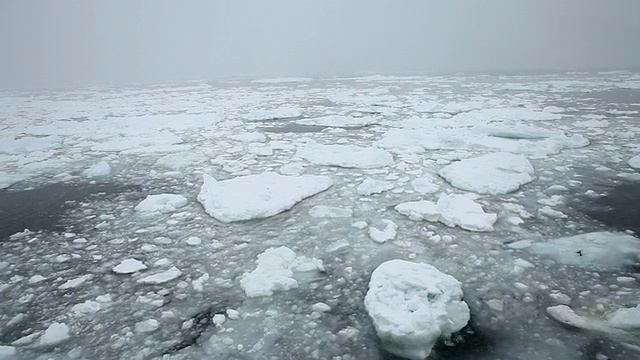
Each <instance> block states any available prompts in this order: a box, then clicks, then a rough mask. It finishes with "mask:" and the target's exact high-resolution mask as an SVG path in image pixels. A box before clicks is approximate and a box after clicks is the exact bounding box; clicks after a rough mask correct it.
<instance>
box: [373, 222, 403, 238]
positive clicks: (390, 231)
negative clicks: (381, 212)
mask: <svg viewBox="0 0 640 360" xmlns="http://www.w3.org/2000/svg"><path fill="white" fill-rule="evenodd" d="M382 222H383V223H385V224H387V225H386V226H385V228H384V229H383V230H379V229H377V228H374V227H373V226H371V227H369V237H370V238H371V240H373V241H375V242H377V243H384V242H387V241H389V240H393V239H395V238H396V234H397V230H398V225H397V224H396V223H394V222H393V221H391V220H388V219H382Z"/></svg>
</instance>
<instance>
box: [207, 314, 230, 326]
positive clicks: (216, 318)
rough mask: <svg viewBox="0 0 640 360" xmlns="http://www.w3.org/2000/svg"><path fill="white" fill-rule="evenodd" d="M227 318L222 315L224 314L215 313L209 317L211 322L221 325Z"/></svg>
mask: <svg viewBox="0 0 640 360" xmlns="http://www.w3.org/2000/svg"><path fill="white" fill-rule="evenodd" d="M226 320H227V317H226V316H224V314H215V315H213V318H212V319H211V322H212V323H213V324H214V325H222V324H224V322H225V321H226Z"/></svg>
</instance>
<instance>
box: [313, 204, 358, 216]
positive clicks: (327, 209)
mask: <svg viewBox="0 0 640 360" xmlns="http://www.w3.org/2000/svg"><path fill="white" fill-rule="evenodd" d="M309 215H310V216H311V217H313V218H348V217H352V216H353V210H351V209H346V208H341V207H336V206H326V205H316V206H314V207H312V208H311V210H309Z"/></svg>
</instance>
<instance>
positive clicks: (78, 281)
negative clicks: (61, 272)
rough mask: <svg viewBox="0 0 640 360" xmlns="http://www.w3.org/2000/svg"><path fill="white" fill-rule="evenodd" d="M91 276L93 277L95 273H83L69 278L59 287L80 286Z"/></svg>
mask: <svg viewBox="0 0 640 360" xmlns="http://www.w3.org/2000/svg"><path fill="white" fill-rule="evenodd" d="M91 278H93V275H91V274H87V275H82V276H79V277H77V278H75V279H71V280H67V281H66V282H65V283H64V284H62V285H60V286H58V289H60V290H66V289H73V288H77V287H78V286H80V285H82V284H84V283H85V282H86V281H87V280H90V279H91Z"/></svg>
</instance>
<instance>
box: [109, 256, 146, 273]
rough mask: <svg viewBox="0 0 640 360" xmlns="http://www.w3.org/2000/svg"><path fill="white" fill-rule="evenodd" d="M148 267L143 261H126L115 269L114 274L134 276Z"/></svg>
mask: <svg viewBox="0 0 640 360" xmlns="http://www.w3.org/2000/svg"><path fill="white" fill-rule="evenodd" d="M146 269H147V265H145V264H144V263H143V262H142V261H140V260H136V259H124V260H122V261H121V262H120V264H118V265H117V266H115V267H114V268H113V272H114V273H116V274H133V273H135V272H138V271H141V270H146Z"/></svg>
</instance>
